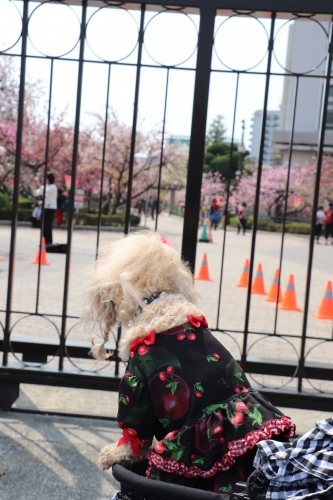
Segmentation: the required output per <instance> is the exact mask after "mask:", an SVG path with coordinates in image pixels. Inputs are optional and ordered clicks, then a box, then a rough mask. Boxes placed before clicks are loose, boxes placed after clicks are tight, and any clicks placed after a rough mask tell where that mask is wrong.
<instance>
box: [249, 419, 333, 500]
mask: <svg viewBox="0 0 333 500" xmlns="http://www.w3.org/2000/svg"><path fill="white" fill-rule="evenodd" d="M257 448H258V451H257V454H256V456H255V459H254V462H253V465H254V467H255V468H257V469H260V470H261V471H262V472H263V473H264V474H265V476H266V477H267V479H268V480H269V481H270V483H269V487H268V490H267V495H266V498H267V499H271V500H287V499H288V500H293V499H297V500H299V499H303V498H311V499H312V500H316V499H318V500H323V498H324V497H325V495H326V494H329V493H332V492H333V418H328V419H326V420H320V421H318V422H317V423H316V427H315V428H314V429H311V430H310V431H308V432H307V433H306V434H304V435H303V436H301V437H300V438H298V439H296V440H295V441H294V442H293V443H279V442H278V441H273V440H267V441H261V442H259V443H257Z"/></svg>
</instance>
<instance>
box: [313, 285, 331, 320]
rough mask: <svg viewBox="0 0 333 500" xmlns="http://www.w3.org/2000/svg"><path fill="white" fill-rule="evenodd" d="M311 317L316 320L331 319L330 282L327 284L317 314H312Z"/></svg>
mask: <svg viewBox="0 0 333 500" xmlns="http://www.w3.org/2000/svg"><path fill="white" fill-rule="evenodd" d="M313 315H314V317H315V318H318V319H333V290H332V281H328V282H327V285H326V290H325V295H324V298H323V299H322V301H321V303H320V306H319V309H318V312H317V313H313Z"/></svg>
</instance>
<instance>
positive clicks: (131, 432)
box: [127, 429, 138, 438]
mask: <svg viewBox="0 0 333 500" xmlns="http://www.w3.org/2000/svg"><path fill="white" fill-rule="evenodd" d="M127 432H128V434H129V435H130V436H131V437H133V438H135V437H136V436H137V435H138V433H137V432H136V431H135V430H134V429H127Z"/></svg>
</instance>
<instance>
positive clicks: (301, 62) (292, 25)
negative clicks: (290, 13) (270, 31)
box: [274, 16, 328, 75]
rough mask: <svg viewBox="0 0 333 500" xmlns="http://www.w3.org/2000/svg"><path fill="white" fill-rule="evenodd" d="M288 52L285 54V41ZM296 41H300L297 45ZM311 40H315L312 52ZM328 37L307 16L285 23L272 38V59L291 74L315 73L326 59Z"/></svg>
mask: <svg viewBox="0 0 333 500" xmlns="http://www.w3.org/2000/svg"><path fill="white" fill-rule="evenodd" d="M286 39H288V40H289V42H288V45H289V44H290V46H289V51H288V53H286V43H285V40H286ZM297 40H302V43H298V42H297ZM313 40H316V44H315V47H316V50H314V44H313ZM327 51H328V35H327V32H326V30H325V28H324V27H323V25H322V24H320V23H319V22H318V21H316V20H315V19H309V18H308V17H307V16H302V17H298V18H296V19H289V20H288V21H286V22H285V23H284V24H283V25H282V26H281V28H280V29H279V30H278V32H277V33H276V35H275V38H274V57H275V59H276V62H277V63H278V65H279V66H280V67H281V68H282V69H283V70H286V71H288V72H289V73H292V74H296V75H299V74H302V75H304V74H307V73H311V72H312V71H315V70H316V69H317V68H319V66H321V65H322V64H323V62H324V61H325V59H326V57H327Z"/></svg>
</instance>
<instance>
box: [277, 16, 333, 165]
mask: <svg viewBox="0 0 333 500" xmlns="http://www.w3.org/2000/svg"><path fill="white" fill-rule="evenodd" d="M322 28H323V29H322ZM328 28H329V26H328V23H327V22H322V23H321V24H319V23H316V22H313V21H306V20H304V19H303V20H302V19H299V20H297V21H294V22H293V23H291V24H290V28H289V37H288V46H287V59H286V68H287V69H288V70H289V71H290V72H293V73H298V74H300V73H303V74H304V76H301V77H299V79H298V89H297V105H296V113H295V127H294V137H293V151H292V164H296V163H298V164H302V163H305V162H306V161H307V160H309V159H311V158H313V157H314V156H315V155H316V152H317V146H318V131H319V124H320V116H321V110H322V102H323V89H324V80H323V79H321V78H311V77H307V76H306V74H305V73H306V72H308V74H309V76H312V75H324V73H325V64H326V61H324V60H323V59H324V56H325V54H326V50H327V42H328V38H327V37H326V35H325V32H324V30H326V31H327V30H328ZM296 82H297V79H296V78H295V77H288V73H287V72H286V76H285V77H284V87H283V95H282V104H281V119H280V127H279V129H278V130H275V131H274V133H273V148H274V155H275V158H276V162H277V163H280V164H283V163H285V162H286V161H288V158H289V143H290V139H291V130H292V123H293V114H294V102H295V93H296V85H297V83H296ZM332 130H333V88H332V87H331V89H330V100H329V104H328V120H327V127H326V134H325V147H324V151H325V152H327V153H331V152H333V131H332Z"/></svg>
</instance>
